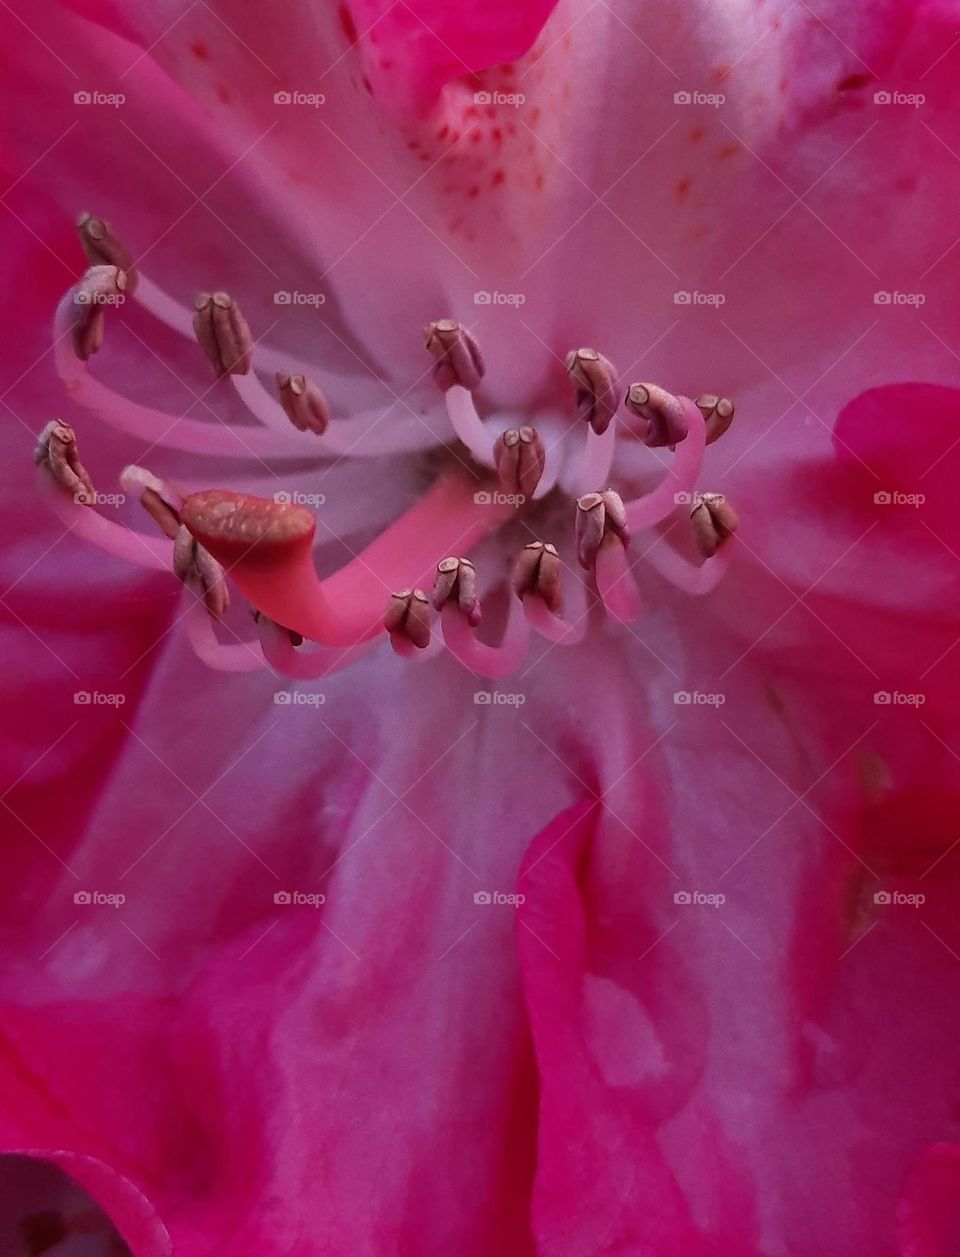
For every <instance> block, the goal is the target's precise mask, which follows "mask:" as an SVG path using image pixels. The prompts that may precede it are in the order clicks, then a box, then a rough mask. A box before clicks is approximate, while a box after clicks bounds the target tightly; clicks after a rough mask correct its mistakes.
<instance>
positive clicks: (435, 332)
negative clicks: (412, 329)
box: [424, 319, 485, 392]
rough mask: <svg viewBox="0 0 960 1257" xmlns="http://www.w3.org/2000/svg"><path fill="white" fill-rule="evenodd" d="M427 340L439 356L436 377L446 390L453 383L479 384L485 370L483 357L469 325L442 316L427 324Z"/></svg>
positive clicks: (463, 386)
mask: <svg viewBox="0 0 960 1257" xmlns="http://www.w3.org/2000/svg"><path fill="white" fill-rule="evenodd" d="M424 339H425V341H426V345H427V349H428V350H429V351H430V353H431V354H433V356H434V358H435V359H436V361H435V363H434V365H433V378H434V379H435V380H436V382H437V385H438V386H439V388H440V389H441V390H442V391H443V392H446V391H447V389H449V388H452V387H453V385H454V384H459V385H460V387H461V388H465V389H471V390H472V389H475V388H476V387H477V385H478V384H479V383H480V381H481V379H482V378H483V373H484V370H485V368H484V364H483V356H482V354H481V353H480V346H479V345H478V344H477V342H476V341H475V340H474V338H473V337H472V336H471V335H470V333H469V332H468V331H467V330H466V328H464V327H461V326H460V324H459V323H457V322H455V321H454V320H453V319H440V321H439V322H437V323H428V324H427V326H426V327H425V328H424Z"/></svg>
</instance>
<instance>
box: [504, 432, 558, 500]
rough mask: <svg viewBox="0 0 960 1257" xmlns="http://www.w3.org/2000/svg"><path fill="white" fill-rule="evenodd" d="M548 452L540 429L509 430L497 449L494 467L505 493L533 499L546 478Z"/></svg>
mask: <svg viewBox="0 0 960 1257" xmlns="http://www.w3.org/2000/svg"><path fill="white" fill-rule="evenodd" d="M546 457H547V452H546V449H545V447H544V444H543V440H542V439H541V437H540V434H539V433H538V432H537V430H536V428H508V429H507V430H506V432H503V433H501V435H500V436H498V437H497V439H496V441H495V442H494V446H493V464H494V466H495V467H496V469H497V476H498V477H499V479H500V488H501V489H502V490H503V491H504V493H510V494H518V495H519V496H520V497H523V498H532V497H533V494H534V490H535V489H536V487H537V485H538V484H539V483H540V481H541V479H542V478H543V470H544V466H545V465H546Z"/></svg>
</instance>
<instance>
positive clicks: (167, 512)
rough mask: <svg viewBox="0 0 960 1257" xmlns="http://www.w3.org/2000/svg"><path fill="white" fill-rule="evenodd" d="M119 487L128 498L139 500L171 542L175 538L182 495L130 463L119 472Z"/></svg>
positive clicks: (178, 528)
mask: <svg viewBox="0 0 960 1257" xmlns="http://www.w3.org/2000/svg"><path fill="white" fill-rule="evenodd" d="M120 487H121V488H122V489H123V490H124V492H125V493H128V494H129V495H130V497H135V498H137V499H139V502H140V505H141V506H142V507H143V509H144V510H145V511H146V512H147V514H148V515H149V516H150V518H151V519H152V520H153V521H154V522H155V523H156V524H157V525H158V526H159V528H160V530H161V532H163V533H164V534H165V535H166V536H167V537H169V538H170V540H171V541H172V540H173V539H174V538H175V537H176V535H177V533H178V532H179V531H180V507H181V506H182V505H183V495H182V494H180V493H178V492H177V491H176V490H175V489H174V488H173V487H172V486H171V485H170V484H168V483H167V481H165V480H161V479H160V478H159V477H158V476H154V475H153V474H152V473H151V472H149V471H147V469H146V468H145V467H137V466H135V465H134V464H132V463H131V464H130V465H129V466H128V467H124V469H123V471H121V473H120Z"/></svg>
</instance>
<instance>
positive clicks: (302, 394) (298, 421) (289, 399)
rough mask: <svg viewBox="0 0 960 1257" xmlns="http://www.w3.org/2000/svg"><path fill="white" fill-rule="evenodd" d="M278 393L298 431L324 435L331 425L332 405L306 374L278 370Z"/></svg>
mask: <svg viewBox="0 0 960 1257" xmlns="http://www.w3.org/2000/svg"><path fill="white" fill-rule="evenodd" d="M277 393H278V394H279V397H280V405H281V406H282V407H283V410H284V413H285V414H286V416H287V418H288V419H289V420H290V422H291V423H292V424H293V426H294V427H295V428H296V429H297V431H298V432H315V433H316V434H317V436H323V434H324V432H326V430H327V428H329V426H330V407H329V406H328V405H327V400H326V398H325V397H324V395H323V394H322V393H321V392H320V390H319V389H318V388H317V387H316V385H314V384H312V383H311V382H310V381H309V380H308V379H306V377H305V376H302V375H290V374H289V372H287V371H278V372H277Z"/></svg>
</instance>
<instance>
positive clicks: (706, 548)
mask: <svg viewBox="0 0 960 1257" xmlns="http://www.w3.org/2000/svg"><path fill="white" fill-rule="evenodd" d="M690 518H691V520H692V521H693V540H694V544H695V545H696V547H697V549H698V551H699V552H700V553H701V554H702V555H703V557H704V558H705V559H709V558H712V557H713V555H715V554H716V553H717V551H718V550H719V549H720V547H721V546H722V545H724V544H725V542H727V541H728V540H729V539H730V538H731V537H732V536H733V534H734V533H735V532H736V531H737V528H738V526H739V524H740V517H739V516H738V515H737V512H736V511H735V510H734V509H733V507H732V506H731V505H730V503H729V502H728V501H727V499H726V498H725V497H724V496H723V494H722V493H701V494H699V495H698V497H697V501H696V504H695V505H694V507H693V509H692V510H691V512H690Z"/></svg>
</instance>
